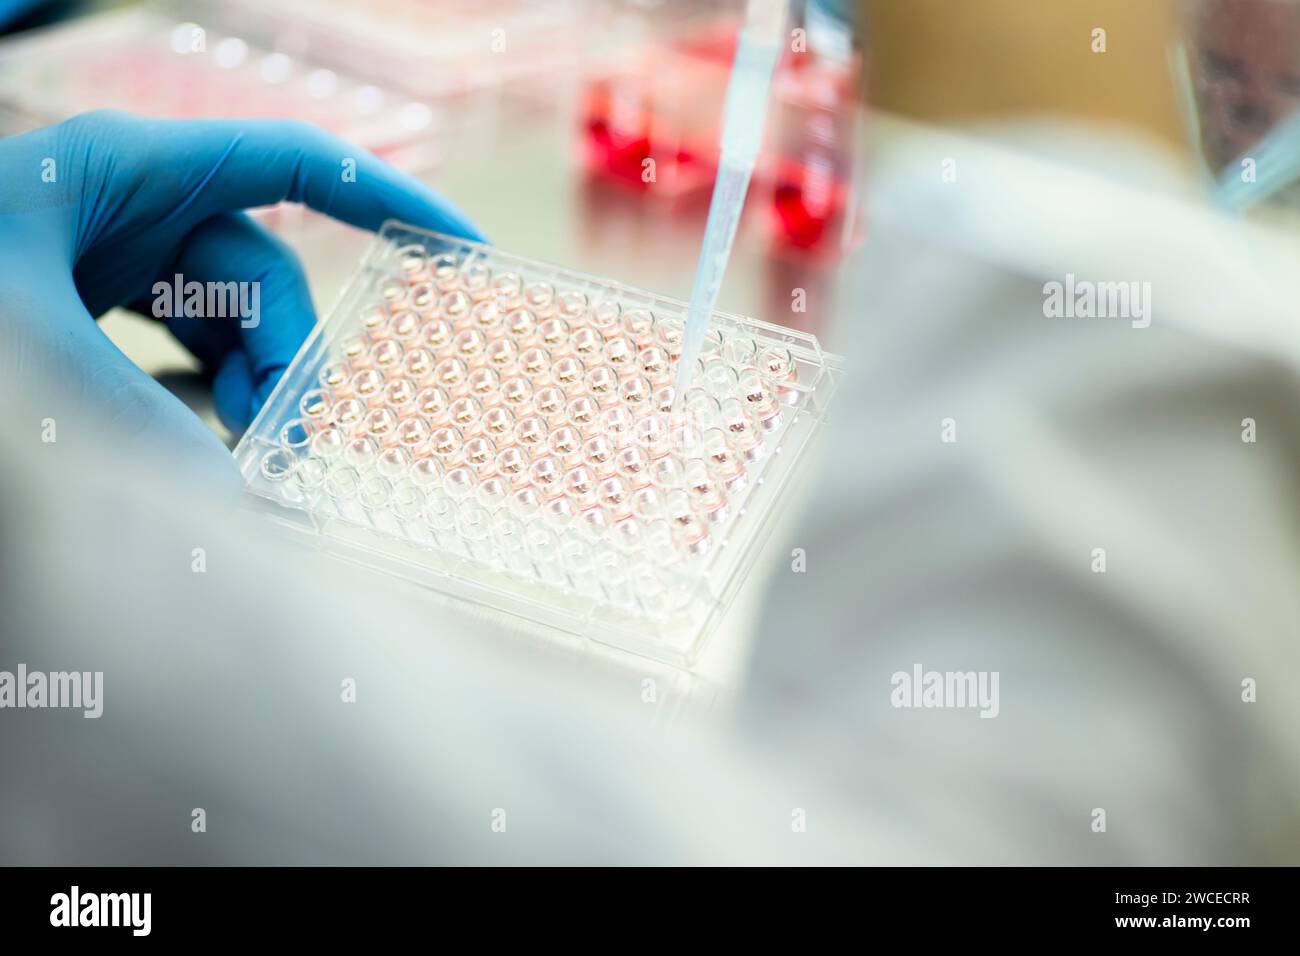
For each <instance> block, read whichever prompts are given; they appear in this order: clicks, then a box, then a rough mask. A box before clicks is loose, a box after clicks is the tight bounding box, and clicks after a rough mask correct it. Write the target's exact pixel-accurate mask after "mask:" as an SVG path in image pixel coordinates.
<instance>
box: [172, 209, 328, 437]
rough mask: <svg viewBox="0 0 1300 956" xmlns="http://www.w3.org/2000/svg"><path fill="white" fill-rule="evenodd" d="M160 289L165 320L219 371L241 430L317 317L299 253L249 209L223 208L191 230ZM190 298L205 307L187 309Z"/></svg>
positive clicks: (220, 394) (221, 393) (229, 422)
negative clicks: (249, 213)
mask: <svg viewBox="0 0 1300 956" xmlns="http://www.w3.org/2000/svg"><path fill="white" fill-rule="evenodd" d="M155 288H156V289H158V290H159V291H160V293H162V294H169V293H170V295H171V301H170V302H169V303H168V305H169V308H168V309H167V310H166V311H167V312H168V313H169V314H168V315H167V316H166V317H165V321H166V322H167V325H168V327H169V328H170V329H171V330H172V332H173V334H174V335H176V337H177V338H178V339H179V340H180V341H181V342H182V343H183V344H184V345H185V346H186V347H187V348H189V349H190V351H192V352H193V353H194V354H195V355H196V356H197V357H198V358H199V359H200V360H201V361H203V362H204V363H205V365H207V367H208V368H209V369H210V370H211V371H212V372H213V373H214V375H215V378H214V382H213V399H214V402H215V404H216V408H217V415H218V417H220V419H221V421H222V423H223V424H225V426H226V427H227V428H229V429H230V430H231V431H232V432H235V433H236V434H238V433H240V432H242V431H243V430H244V429H245V428H247V427H248V424H249V422H251V421H252V420H253V416H254V415H256V414H257V412H258V410H259V409H260V408H261V407H262V404H263V403H264V402H265V401H266V399H267V397H268V396H269V395H270V394H271V390H272V389H273V388H274V387H275V384H276V382H278V381H279V380H280V376H281V375H282V374H283V372H284V370H285V369H286V368H287V367H288V365H289V363H290V362H291V361H292V360H293V357H294V355H296V354H297V352H298V348H299V346H301V345H302V342H303V340H304V339H305V338H306V337H307V335H308V334H309V333H310V332H311V330H312V328H313V326H314V325H315V322H316V313H315V310H314V309H313V308H312V302H311V293H310V291H309V290H308V288H307V280H306V277H305V276H304V275H303V271H302V266H301V265H300V263H299V262H298V257H297V256H296V255H295V254H294V252H293V250H292V249H290V248H289V247H288V246H287V245H286V244H285V243H284V242H283V241H281V240H280V239H279V238H277V237H276V236H274V235H272V234H271V233H270V232H268V231H267V230H266V229H265V228H263V227H262V226H260V225H258V224H257V223H255V222H253V221H252V220H251V219H250V218H249V217H248V216H247V215H245V214H243V213H226V214H223V215H219V216H214V217H213V218H211V219H208V220H207V221H205V222H203V223H202V224H201V225H199V226H198V227H197V228H195V229H194V230H193V231H192V232H191V233H190V235H189V236H187V237H186V240H185V243H184V245H183V246H182V247H181V249H180V252H179V254H178V255H177V258H176V265H175V272H174V274H173V276H171V277H170V281H168V279H167V278H166V277H165V278H164V279H161V280H160V281H159V284H158V285H157V286H156V287H155ZM187 291H188V293H189V294H187ZM194 292H198V293H199V294H200V296H201V298H202V301H201V303H199V302H198V301H197V300H194V299H192V298H191V296H192V294H193V293H194ZM190 302H193V303H194V304H201V312H200V314H197V315H196V314H191V313H190V312H189V311H188V310H186V309H185V308H183V306H185V305H186V304H187V303H190ZM177 306H181V307H182V308H179V309H178V308H177Z"/></svg>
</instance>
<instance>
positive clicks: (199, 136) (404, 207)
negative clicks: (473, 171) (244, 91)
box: [91, 114, 484, 241]
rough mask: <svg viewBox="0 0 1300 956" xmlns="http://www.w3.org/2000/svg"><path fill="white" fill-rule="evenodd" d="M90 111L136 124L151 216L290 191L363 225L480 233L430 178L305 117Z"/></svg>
mask: <svg viewBox="0 0 1300 956" xmlns="http://www.w3.org/2000/svg"><path fill="white" fill-rule="evenodd" d="M95 118H99V121H101V122H104V123H109V122H112V123H127V124H140V125H141V129H139V130H138V131H133V132H134V133H138V135H139V136H140V137H142V141H143V142H146V143H148V149H149V155H148V157H147V158H146V160H145V161H144V162H143V163H142V164H141V165H142V167H143V173H147V175H148V177H149V182H148V183H147V187H148V188H149V189H150V190H153V191H156V192H157V193H158V196H159V199H160V200H161V201H162V203H164V205H157V206H156V208H154V209H153V210H151V212H153V213H157V214H158V224H159V225H163V226H166V225H172V224H176V223H180V224H184V225H187V226H189V227H192V226H194V225H197V224H198V223H199V222H202V221H203V220H205V219H208V218H210V217H211V216H213V215H215V214H217V213H222V212H234V211H238V210H243V209H249V208H252V207H255V206H266V205H271V204H273V203H277V202H281V201H283V200H288V201H290V202H298V203H303V204H304V205H307V206H309V207H311V208H312V209H315V210H317V211H318V212H322V213H324V214H325V215H328V216H331V217H333V218H335V219H339V220H341V221H343V222H346V223H348V224H350V225H353V226H358V227H360V228H362V229H369V230H374V229H377V228H378V227H379V226H380V225H381V224H382V223H383V222H384V220H386V219H400V220H402V221H403V222H407V223H410V224H412V225H416V226H423V227H424V228H427V229H433V230H436V231H439V232H446V233H452V234H454V235H458V236H463V237H465V238H468V239H475V240H480V241H482V240H483V239H484V237H483V235H482V234H481V233H480V232H479V231H478V229H477V228H475V226H474V225H473V223H471V222H470V220H469V219H468V218H467V217H466V216H465V214H464V213H462V212H461V211H460V210H459V209H457V208H456V207H455V206H454V205H452V204H451V203H450V202H448V201H447V200H446V199H443V198H442V197H441V196H439V195H438V194H437V193H435V192H434V191H433V190H432V189H430V188H429V187H428V186H426V185H424V184H423V183H421V182H420V181H419V180H417V179H415V178H413V177H411V176H409V175H407V174H406V173H403V172H400V171H399V170H397V169H396V168H394V167H393V166H390V165H389V164H387V163H385V162H384V161H383V160H381V159H379V158H378V157H377V156H374V155H373V154H371V153H369V152H367V151H366V150H364V149H361V148H360V147H357V146H354V145H352V144H350V143H347V142H345V141H344V140H341V139H339V138H338V137H337V136H333V135H331V134H330V133H327V132H325V131H324V130H322V129H320V128H319V127H316V126H313V125H311V124H310V123H304V122H299V121H296V120H184V121H169V120H150V119H143V118H140V117H132V116H130V115H128V114H94V117H92V119H91V122H92V123H93V122H95V121H96V119H95ZM133 174H142V172H141V171H137V172H136V173H133ZM143 185H145V184H144V183H143V181H142V186H143ZM141 205H142V206H147V205H150V204H149V203H141ZM142 221H143V220H142Z"/></svg>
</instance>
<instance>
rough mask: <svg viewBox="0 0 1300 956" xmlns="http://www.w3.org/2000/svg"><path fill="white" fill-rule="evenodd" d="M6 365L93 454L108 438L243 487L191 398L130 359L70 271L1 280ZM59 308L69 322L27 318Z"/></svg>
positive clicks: (65, 440)
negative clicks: (30, 280) (96, 318)
mask: <svg viewBox="0 0 1300 956" xmlns="http://www.w3.org/2000/svg"><path fill="white" fill-rule="evenodd" d="M0 287H2V288H3V295H0V370H3V371H4V375H5V379H6V381H7V383H8V384H9V385H10V386H12V387H15V388H17V389H20V390H21V391H22V392H23V393H24V396H25V398H26V399H27V404H28V407H31V408H34V409H37V410H39V411H40V413H41V414H42V415H43V416H46V415H47V416H48V418H49V419H50V421H51V422H52V423H53V424H54V427H55V428H56V429H57V432H56V435H57V443H55V444H54V445H52V446H51V447H52V448H54V449H57V448H59V447H62V446H65V445H67V444H69V443H71V444H73V445H74V446H75V445H82V446H83V447H85V448H87V449H90V450H91V453H97V452H98V450H99V449H100V447H101V446H102V444H103V442H104V441H105V439H108V440H110V441H111V444H112V447H114V448H116V449H118V450H120V451H121V452H122V453H123V454H125V455H132V456H146V460H149V461H153V462H156V463H157V464H158V466H159V467H162V468H165V469H167V470H168V473H169V474H173V475H175V476H176V477H177V480H178V481H182V482H190V481H197V482H201V483H205V484H217V485H225V486H229V487H230V488H232V489H234V488H237V487H238V479H239V475H238V471H237V470H236V469H235V467H234V462H233V460H232V459H231V457H230V453H229V451H227V449H226V448H225V446H224V445H222V443H221V441H220V440H219V439H218V438H217V436H216V435H215V434H213V432H212V430H211V429H210V428H208V427H207V426H205V425H204V424H203V423H202V422H201V421H200V420H199V418H198V417H197V416H196V415H194V413H193V412H191V411H190V410H189V409H188V408H186V407H185V405H184V404H183V403H182V402H181V401H180V400H179V399H178V398H176V397H175V396H174V395H172V394H171V393H170V392H168V391H167V390H166V389H165V388H163V387H162V386H161V385H159V384H158V383H157V382H156V381H154V380H153V379H152V378H150V377H149V376H148V375H146V374H145V373H144V372H143V371H141V370H140V369H139V368H138V367H137V366H136V365H135V364H134V363H132V362H131V360H130V359H128V358H127V357H126V356H125V355H124V354H122V352H121V351H120V350H119V349H118V348H117V346H116V345H114V344H113V342H112V341H111V340H110V339H109V338H108V336H106V335H104V333H103V332H102V331H100V328H99V326H98V325H96V324H95V323H94V322H93V321H92V320H91V318H90V316H89V314H88V313H87V312H86V309H85V306H84V305H82V303H81V299H80V298H79V297H78V295H77V290H76V288H75V286H74V285H73V284H72V281H71V279H70V277H64V278H63V279H62V280H61V281H60V280H51V281H47V282H45V283H42V284H39V285H36V286H30V285H27V284H19V283H13V284H6V283H0ZM32 315H40V316H42V317H45V316H51V315H57V316H60V317H62V318H63V319H64V320H63V321H21V320H20V317H21V316H32Z"/></svg>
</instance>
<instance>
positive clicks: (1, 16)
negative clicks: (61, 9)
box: [0, 0, 44, 33]
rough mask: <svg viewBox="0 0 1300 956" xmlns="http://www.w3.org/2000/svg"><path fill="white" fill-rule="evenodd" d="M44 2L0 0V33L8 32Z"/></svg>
mask: <svg viewBox="0 0 1300 956" xmlns="http://www.w3.org/2000/svg"><path fill="white" fill-rule="evenodd" d="M42 3H44V0H0V33H2V32H4V31H5V30H8V29H9V28H10V27H11V26H13V25H14V24H15V23H17V22H18V21H19V20H21V19H22V18H23V17H25V16H27V14H29V13H31V12H32V11H33V10H35V9H36V8H37V7H39V6H40V5H41V4H42Z"/></svg>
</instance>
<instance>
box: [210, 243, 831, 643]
mask: <svg viewBox="0 0 1300 956" xmlns="http://www.w3.org/2000/svg"><path fill="white" fill-rule="evenodd" d="M684 318H685V304H684V303H682V302H680V301H677V300H673V299H668V298H664V297H662V296H657V295H653V294H651V293H648V292H643V291H641V290H638V289H633V288H629V287H627V286H624V285H621V284H619V283H616V282H613V281H610V280H607V279H597V278H593V277H591V276H586V275H581V274H579V273H576V272H572V271H570V270H567V269H564V268H561V267H558V266H553V265H548V264H546V263H542V262H536V261H533V260H528V259H523V258H520V257H518V256H512V255H509V254H507V253H504V252H501V251H499V250H497V249H495V248H492V247H488V246H483V245H479V244H477V243H472V242H466V241H464V240H460V239H455V238H452V237H448V236H444V235H439V234H436V233H430V232H425V231H422V230H418V229H414V228H411V227H408V226H403V225H401V224H397V223H388V224H386V225H385V226H384V228H383V230H382V231H381V232H380V234H379V235H378V237H377V238H376V239H375V241H374V243H373V244H372V245H371V247H370V249H369V251H368V252H367V254H366V255H365V257H364V258H363V261H362V264H361V267H360V270H359V271H358V273H357V274H356V275H355V276H354V277H353V278H352V280H351V281H350V282H349V283H348V285H347V287H346V288H345V289H344V291H343V293H342V295H341V297H340V299H339V302H338V304H337V305H336V307H335V308H334V310H333V311H332V313H331V314H330V316H329V318H328V319H327V320H326V321H325V322H324V323H323V324H322V325H321V326H319V327H318V328H317V330H316V331H315V332H314V333H313V334H312V336H311V337H310V338H309V339H308V340H307V342H306V343H305V344H304V345H303V348H302V350H301V351H300V352H299V354H298V356H297V357H296V358H295V360H294V362H293V364H292V365H291V366H290V368H289V370H288V371H287V372H286V373H285V375H284V377H283V379H282V380H281V382H280V384H279V385H278V386H277V388H276V390H275V391H274V393H273V394H272V396H271V398H270V399H269V401H268V402H267V404H266V406H265V407H264V408H263V409H262V412H261V413H260V414H259V415H258V417H257V419H256V420H255V421H254V422H253V424H252V426H251V427H250V428H249V430H248V432H247V433H246V434H245V436H244V438H243V439H242V440H241V441H240V443H239V445H238V447H237V448H236V449H235V457H236V459H237V461H238V463H239V466H240V469H241V472H242V474H243V476H244V480H245V482H246V483H247V486H248V489H249V490H250V491H251V492H252V493H253V494H254V495H257V496H260V497H261V498H263V499H267V500H269V501H270V502H274V503H275V504H276V505H279V506H282V508H278V509H275V510H276V511H277V512H278V513H279V514H280V515H281V516H282V517H288V518H290V519H291V521H290V523H291V524H292V525H293V526H295V527H297V528H298V529H299V530H301V531H304V532H306V533H308V534H309V535H311V536H312V537H313V540H314V541H315V542H316V543H318V544H319V545H320V546H322V547H324V548H327V549H329V550H331V551H334V552H336V553H338V554H340V555H341V556H345V557H350V558H353V559H356V560H361V561H363V562H365V563H367V564H370V565H373V566H376V567H380V568H382V569H385V570H387V571H390V572H393V573H396V574H400V575H402V576H404V577H407V578H410V579H414V580H418V581H422V582H424V583H426V584H428V585H430V586H432V587H434V588H436V589H437V590H439V591H442V592H444V593H446V594H449V595H452V596H454V597H458V598H462V599H465V600H469V601H473V602H477V603H479V604H482V605H486V606H489V607H492V608H496V609H499V610H502V611H506V612H509V613H512V614H515V615H518V616H520V617H522V618H524V619H527V620H529V621H532V622H534V623H536V624H539V625H542V626H544V627H548V628H556V629H558V630H560V631H563V632H567V633H569V634H573V635H577V636H580V637H585V638H590V639H592V640H595V641H600V642H602V643H605V644H610V645H614V646H616V647H620V648H623V649H626V650H629V651H633V652H636V653H640V654H644V655H647V656H649V657H653V658H656V659H659V660H663V661H667V662H670V663H674V664H678V665H689V664H691V663H692V662H693V661H694V659H695V657H696V655H697V654H698V652H699V651H700V649H701V648H702V646H703V645H704V642H705V640H706V639H707V637H708V635H709V634H710V633H711V632H712V630H713V629H714V627H715V626H716V625H717V624H718V622H719V619H720V617H721V615H722V614H723V613H724V612H725V610H726V608H727V606H728V605H729V603H730V601H731V599H732V598H733V597H734V595H735V592H736V590H737V588H738V587H739V585H740V583H741V580H742V579H743V577H744V575H745V573H746V572H747V571H748V569H749V567H750V566H751V565H752V564H753V563H754V559H755V554H756V551H757V549H758V547H759V545H760V544H761V543H762V541H763V539H765V537H766V532H767V531H768V529H769V528H770V526H771V522H772V518H773V516H774V512H775V509H776V508H778V507H779V506H780V502H781V496H782V490H783V488H784V487H785V486H786V484H787V479H788V478H789V477H790V475H791V474H792V473H793V471H794V470H795V468H796V467H797V465H798V463H799V461H800V459H801V458H802V457H803V455H804V452H805V450H806V449H807V447H808V443H809V439H810V438H811V437H812V436H813V434H814V432H815V431H816V429H817V427H818V425H819V424H820V422H821V420H822V417H823V414H824V412H825V409H826V406H827V403H828V402H829V400H830V398H831V395H832V392H833V391H834V386H835V382H836V378H837V377H838V374H839V362H838V360H837V359H836V358H835V357H833V356H830V355H828V354H826V353H824V352H823V351H822V350H821V348H820V346H819V345H818V343H817V340H816V339H815V338H814V337H813V336H811V335H808V334H805V333H801V332H796V331H792V330H788V329H784V328H781V327H779V326H775V325H770V324H768V323H764V322H759V321H756V320H753V319H746V318H741V317H738V316H733V315H726V314H723V313H715V314H714V316H713V320H712V325H711V329H710V333H709V341H708V344H707V345H706V348H705V354H704V357H703V358H702V359H701V360H700V364H699V366H698V368H697V372H696V376H695V379H694V384H693V385H692V387H691V388H689V389H688V390H687V391H686V393H685V394H684V395H683V396H682V400H681V402H680V403H675V402H674V398H675V395H674V392H673V387H672V382H673V380H674V377H675V374H676V343H677V342H678V341H679V340H680V333H681V328H682V322H683V320H684Z"/></svg>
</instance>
